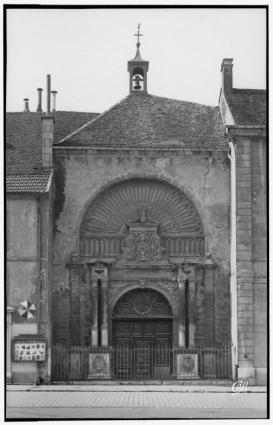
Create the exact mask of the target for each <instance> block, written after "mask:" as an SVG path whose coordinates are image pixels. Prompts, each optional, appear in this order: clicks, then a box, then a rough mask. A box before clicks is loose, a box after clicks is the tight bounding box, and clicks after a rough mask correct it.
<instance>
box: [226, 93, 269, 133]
mask: <svg viewBox="0 0 273 425" xmlns="http://www.w3.org/2000/svg"><path fill="white" fill-rule="evenodd" d="M225 98H226V100H227V103H228V106H229V108H230V110H231V113H232V115H233V118H234V121H235V123H236V125H264V126H266V125H267V119H266V118H267V117H266V114H267V96H266V90H248V89H233V93H225Z"/></svg>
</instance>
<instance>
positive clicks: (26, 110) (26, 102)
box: [24, 99, 30, 112]
mask: <svg viewBox="0 0 273 425" xmlns="http://www.w3.org/2000/svg"><path fill="white" fill-rule="evenodd" d="M28 101H29V99H24V102H25V109H24V112H30V111H29V109H28Z"/></svg>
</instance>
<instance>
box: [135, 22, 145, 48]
mask: <svg viewBox="0 0 273 425" xmlns="http://www.w3.org/2000/svg"><path fill="white" fill-rule="evenodd" d="M139 28H140V24H138V27H137V34H134V35H135V36H136V37H137V43H138V44H139V37H142V36H143V34H139Z"/></svg>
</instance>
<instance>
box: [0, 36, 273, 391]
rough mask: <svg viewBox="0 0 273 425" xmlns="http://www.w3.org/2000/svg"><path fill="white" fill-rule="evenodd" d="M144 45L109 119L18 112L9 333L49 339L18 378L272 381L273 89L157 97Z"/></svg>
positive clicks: (12, 159) (14, 370) (10, 158)
mask: <svg viewBox="0 0 273 425" xmlns="http://www.w3.org/2000/svg"><path fill="white" fill-rule="evenodd" d="M139 46H140V45H139V43H138V44H137V54H136V56H135V58H134V59H133V60H132V61H129V62H128V71H129V82H130V92H129V95H128V96H127V97H126V98H125V99H123V100H122V101H121V102H119V103H117V104H116V105H114V106H113V107H112V108H110V109H109V110H108V111H106V112H104V113H102V114H81V113H73V112H54V113H52V114H51V113H50V108H49V105H48V110H47V114H46V115H45V114H43V113H41V112H36V113H31V112H29V111H26V112H24V113H16V114H13V113H8V114H7V132H6V133H7V142H6V147H7V184H8V186H7V195H8V197H7V201H8V202H7V207H8V210H7V248H8V254H7V260H8V275H7V278H8V279H7V288H8V289H7V294H8V297H7V300H8V301H7V304H8V306H9V308H11V309H13V313H8V315H9V317H12V320H10V323H11V324H10V325H8V326H9V329H10V327H11V336H12V337H14V336H16V335H18V334H19V333H20V334H39V335H41V336H43V337H46V338H47V343H48V357H47V359H48V361H47V362H42V364H41V366H40V368H38V371H37V367H36V363H26V362H21V363H20V362H18V363H15V362H11V366H10V367H9V370H8V373H9V377H10V378H11V381H12V382H35V381H36V379H37V376H38V375H39V376H40V377H41V379H42V380H43V381H42V382H48V381H49V380H50V379H52V380H58V379H62V380H73V379H74V380H83V379H109V378H113V379H160V380H162V379H164V380H169V379H210V380H212V379H214V380H215V379H218V380H219V379H231V378H234V379H235V378H236V377H237V367H236V366H239V369H238V377H239V378H242V379H244V380H248V381H249V384H255V383H256V384H260V385H261V384H265V381H266V350H265V345H266V335H267V333H266V332H267V331H266V313H265V307H266V294H267V289H266V288H267V286H266V270H267V269H266V266H265V265H266V263H265V260H266V253H265V248H266V229H265V226H266V199H265V195H266V189H265V184H266V172H265V171H266V162H265V154H266V147H265V137H266V134H265V129H266V127H265V125H266V122H265V118H266V95H265V92H264V91H255V90H236V89H232V61H231V60H229V59H225V60H224V62H223V66H222V72H223V89H222V91H221V95H220V102H219V107H210V106H204V105H199V104H195V103H190V102H183V101H179V100H173V99H166V98H161V97H157V96H153V95H149V94H148V89H147V87H148V83H147V73H148V65H149V63H148V62H147V61H144V60H143V59H142V58H141V55H140V51H139ZM40 94H41V91H40ZM26 109H28V108H26ZM40 109H41V108H40ZM38 110H39V105H38ZM54 110H55V107H54ZM41 118H43V120H42V119H41ZM42 121H43V123H42ZM242 126H244V128H241V127H242ZM258 126H259V128H258ZM235 145H236V149H235ZM235 150H236V153H235ZM15 164H16V166H15ZM18 164H19V165H18ZM243 167H244V168H243ZM33 181H35V182H36V181H38V182H39V184H37V185H36V186H35V187H34V186H33V185H32V182H33ZM40 182H42V183H40ZM254 192H255V193H254ZM236 193H237V198H236ZM15 202H17V204H14V203H15ZM14 205H16V208H14ZM38 205H39V208H38ZM236 213H237V224H236ZM39 217H40V218H39ZM236 238H237V239H236ZM18 268H20V271H21V270H22V273H20V275H19V273H18ZM236 286H238V291H237V288H236ZM230 293H231V296H230ZM26 299H28V300H29V301H31V302H34V304H35V305H36V307H37V313H36V317H35V318H33V319H29V320H26V319H24V318H20V316H19V313H18V309H19V308H20V303H21V302H23V301H25V300H26ZM237 303H238V304H237ZM242 306H243V307H242ZM259 310H261V311H262V313H260V312H259ZM262 314H263V315H264V316H262ZM262 317H263V321H261V318H262ZM237 332H238V335H237ZM9 335H10V334H9ZM9 344H10V342H9V343H8V346H7V348H9V347H10V345H9ZM145 350H146V351H145ZM160 353H161V355H160ZM9 356H10V354H9V353H8V358H9ZM245 356H247V357H245ZM50 365H52V366H50ZM231 367H232V369H231Z"/></svg>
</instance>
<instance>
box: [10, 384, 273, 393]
mask: <svg viewBox="0 0 273 425" xmlns="http://www.w3.org/2000/svg"><path fill="white" fill-rule="evenodd" d="M6 390H7V391H17V392H18V391H31V392H34V391H42V392H78V391H80V392H81V391H82V392H174V393H234V392H233V391H232V385H230V386H208V385H196V386H193V385H181V386H179V385H164V384H163V385H143V386H142V385H111V386H107V385H41V386H36V385H20V384H8V385H7V386H6ZM245 392H246V393H267V387H265V386H263V387H246V391H245Z"/></svg>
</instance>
